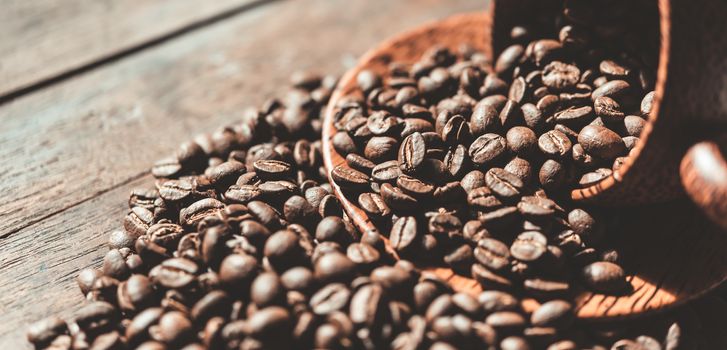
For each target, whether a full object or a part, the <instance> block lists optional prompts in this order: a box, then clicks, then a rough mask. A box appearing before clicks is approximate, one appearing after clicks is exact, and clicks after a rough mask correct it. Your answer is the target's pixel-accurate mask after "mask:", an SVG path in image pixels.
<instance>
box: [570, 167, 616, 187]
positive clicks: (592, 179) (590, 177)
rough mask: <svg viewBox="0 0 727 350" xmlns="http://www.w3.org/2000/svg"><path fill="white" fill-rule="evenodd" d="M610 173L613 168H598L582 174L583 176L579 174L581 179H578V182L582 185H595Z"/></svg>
mask: <svg viewBox="0 0 727 350" xmlns="http://www.w3.org/2000/svg"><path fill="white" fill-rule="evenodd" d="M611 174H613V170H611V169H608V168H598V169H596V170H594V171H591V172H587V173H585V174H583V176H581V179H580V180H578V184H579V185H581V186H583V187H586V186H591V185H595V184H597V183H599V182H601V180H603V179H605V178H607V177H609V176H611Z"/></svg>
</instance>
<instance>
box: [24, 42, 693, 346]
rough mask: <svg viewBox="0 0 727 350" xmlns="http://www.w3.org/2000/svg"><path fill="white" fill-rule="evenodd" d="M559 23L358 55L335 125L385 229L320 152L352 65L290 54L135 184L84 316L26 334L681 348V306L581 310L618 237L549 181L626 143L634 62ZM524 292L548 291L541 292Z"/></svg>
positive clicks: (355, 183)
mask: <svg viewBox="0 0 727 350" xmlns="http://www.w3.org/2000/svg"><path fill="white" fill-rule="evenodd" d="M563 31H564V32H565V34H563V35H562V43H561V42H557V41H548V42H540V43H539V41H536V42H535V44H532V45H530V46H529V47H530V48H529V49H524V48H523V47H522V46H520V47H519V48H517V47H515V48H509V49H508V50H506V51H505V53H503V55H504V56H503V57H501V58H499V59H498V60H497V64H496V73H488V72H489V70H488V68H487V66H488V64H489V63H488V62H489V61H488V59H487V58H486V57H484V56H483V55H482V54H480V53H476V52H473V51H472V50H469V49H465V50H463V52H461V53H459V54H454V53H452V52H450V51H448V50H446V49H441V48H436V49H433V50H431V51H430V52H428V53H427V54H425V55H424V57H423V58H422V60H421V61H420V62H418V63H416V64H414V65H413V66H411V67H407V66H405V65H401V64H393V65H392V72H391V73H392V74H391V77H390V78H389V79H388V80H387V81H386V82H383V81H382V78H381V77H379V76H377V75H376V74H373V73H371V72H363V73H362V74H361V75H359V77H358V79H359V85H360V87H361V90H362V91H363V92H365V93H366V99H365V100H355V99H354V100H347V102H346V103H345V104H342V105H341V106H339V107H340V109H339V113H338V116H337V126H338V127H339V130H341V131H340V132H338V133H337V134H336V136H335V137H334V145H335V147H336V150H337V151H338V152H339V153H341V154H343V155H345V156H346V160H347V162H348V165H349V166H350V168H347V167H341V168H336V169H334V170H333V173H332V177H333V179H334V180H335V182H336V183H337V184H339V185H340V186H341V187H343V188H344V189H345V190H346V191H347V194H352V193H355V194H356V196H357V197H356V200H357V202H358V204H359V205H360V206H361V208H363V209H364V210H365V211H366V212H367V213H368V215H369V216H370V217H371V218H372V219H374V220H376V222H377V224H379V225H380V227H381V228H382V229H381V230H380V231H381V232H382V233H383V236H382V235H381V234H379V233H376V232H371V231H369V232H364V233H361V232H358V231H357V230H356V228H355V227H354V225H353V224H352V223H351V222H350V220H349V218H348V217H347V215H346V213H344V211H343V209H342V206H341V203H340V202H339V200H338V199H337V198H336V197H335V196H334V195H333V189H332V186H331V184H329V183H328V181H327V178H326V171H325V169H324V168H323V166H322V156H321V141H320V137H321V123H322V109H323V107H324V106H325V105H326V104H327V102H328V99H329V97H330V93H331V91H332V89H333V87H334V86H335V83H336V79H335V78H333V77H329V76H326V77H320V76H317V75H312V74H303V73H300V74H295V75H294V76H293V77H292V79H291V80H292V85H293V88H292V89H291V90H290V92H289V93H288V94H287V95H286V96H285V97H284V98H282V99H271V100H269V101H267V102H266V103H265V104H264V105H263V106H261V107H260V108H257V109H251V110H249V111H247V112H245V113H244V115H243V116H242V118H241V121H239V122H238V123H235V124H232V125H230V126H227V127H224V128H221V129H219V130H216V131H215V132H212V133H209V134H203V135H200V136H199V137H197V138H195V139H194V140H192V141H189V142H186V143H183V144H182V145H181V146H180V148H179V150H178V151H177V152H176V154H175V155H174V156H172V157H169V158H166V159H163V160H161V161H159V162H158V163H157V164H155V165H154V167H153V168H152V174H153V175H154V176H155V178H156V179H157V180H156V183H155V184H154V186H153V187H150V188H142V189H136V190H134V191H132V193H131V195H130V198H129V203H128V204H129V212H128V215H127V216H126V217H125V218H124V220H123V229H121V230H118V231H114V232H112V233H111V235H110V237H109V248H110V249H109V252H108V253H107V254H106V255H105V257H104V259H103V265H102V267H101V268H98V269H96V268H89V269H85V270H83V271H82V272H81V273H80V274H79V276H78V278H77V282H78V285H79V287H80V290H81V292H82V293H83V295H84V296H85V298H86V300H87V303H86V305H85V306H83V307H82V308H81V309H80V310H79V311H78V312H77V313H76V316H75V319H72V320H62V319H60V318H58V317H55V316H52V317H49V318H46V319H44V320H41V321H39V322H37V323H35V324H33V325H32V326H31V327H30V329H29V330H28V334H27V337H28V340H29V341H30V342H31V343H33V344H34V346H35V347H36V348H37V349H94V350H100V349H144V350H151V349H155V350H156V349H162V350H164V349H185V350H192V349H312V348H317V349H459V348H462V349H502V350H528V349H550V350H567V349H594V350H595V349H608V348H611V349H648V350H656V349H670V350H672V349H678V348H679V347H680V346H684V345H683V344H684V340H683V339H684V337H683V336H681V333H682V329H681V328H680V327H679V325H678V324H676V323H674V324H673V325H671V327H669V329H668V331H667V330H666V329H662V330H661V331H660V333H658V334H652V336H648V335H638V334H639V333H628V332H615V331H613V330H601V329H598V328H597V327H590V326H584V325H578V326H576V324H575V323H574V320H575V309H574V305H573V303H572V295H571V292H572V289H573V288H572V286H571V283H572V282H573V281H576V280H578V281H582V282H583V283H584V284H585V285H586V286H588V287H589V288H591V289H594V290H597V291H601V292H606V293H618V292H627V291H628V283H627V282H626V280H625V277H624V274H625V273H624V271H623V269H622V268H621V267H619V266H618V264H617V263H618V260H619V259H618V253H617V252H615V251H613V250H608V249H606V248H604V247H605V245H604V244H603V242H602V241H603V238H604V234H605V232H606V231H607V230H608V228H607V227H606V226H607V225H606V223H605V220H603V219H602V218H599V217H598V215H596V214H594V213H590V212H588V211H586V210H583V209H579V208H568V209H566V207H568V206H566V205H563V204H558V203H559V201H556V200H555V198H556V196H555V194H554V192H553V191H554V190H556V189H558V188H561V187H562V186H564V185H565V184H569V183H571V182H569V181H570V179H572V177H571V176H570V175H568V176H565V175H564V174H571V172H572V171H574V169H576V167H577V169H581V170H582V171H586V170H589V171H590V170H594V172H596V173H598V174H601V175H603V174H605V173H606V172H605V170H602V169H605V168H599V166H601V165H602V164H605V163H603V162H602V161H614V159H617V158H618V157H621V156H623V155H624V152H625V150H626V149H628V147H627V146H624V147H623V149H622V148H621V147H620V146H613V145H612V144H611V140H610V139H611V138H612V135H611V134H609V132H611V133H613V132H616V134H618V133H622V131H623V130H625V129H623V130H622V129H619V128H618V127H615V126H614V125H615V124H613V123H615V121H616V120H617V119H618V115H619V113H618V112H621V114H626V113H625V112H626V111H630V110H629V109H628V108H630V106H631V104H630V103H629V102H627V99H626V97H625V96H628V94H626V93H625V92H624V91H626V90H629V91H631V90H630V89H627V88H623V86H622V85H623V84H624V83H626V84H631V83H633V81H632V78H633V77H634V75H633V74H634V73H618V72H620V71H619V67H620V68H623V69H628V70H629V72H636V70H632V69H634V68H632V66H630V65H627V66H624V65H623V64H622V63H618V64H617V63H613V64H605V65H604V64H601V67H603V68H602V69H601V70H596V71H594V70H590V73H587V72H589V68H587V67H588V65H586V64H585V63H583V62H582V59H581V58H582V57H581V56H577V55H576V56H567V55H564V54H565V53H566V52H567V53H569V54H575V53H576V52H575V51H573V50H572V49H571V48H569V46H568V45H571V44H568V43H572V42H576V43H581V37H580V36H578V37H575V38H574V37H572V36H569V35H570V34H569V33H578V34H580V33H581V32H580V31H579V30H574V29H573V28H571V29H564V30H563ZM563 31H562V32H563ZM513 33H514V38H513V39H514V40H521V39H523V38H524V37H527V36H528V34H527V33H528V32H527V30H526V29H524V28H520V29H517V30H514V31H513ZM515 34H516V35H515ZM576 39H578V40H576ZM518 45H519V44H518ZM531 46H532V47H531ZM555 46H558V47H560V49H559V50H558V52H559V54H555V53H554V52H550V51H553V50H554V49H553V47H555ZM586 46H587V45H586V44H585V42H584V46H583V47H586ZM517 51H522V52H517ZM561 53H562V54H561ZM556 58H557V59H558V60H556ZM614 62H616V61H614ZM618 62H621V61H618ZM534 72H537V73H534ZM598 72H601V75H600V76H599V73H598ZM572 81H576V82H575V83H573V82H572ZM596 81H599V82H598V83H597V82H596ZM617 81H621V82H623V83H614V84H611V87H609V88H604V89H601V87H604V86H608V84H610V83H612V82H617ZM594 88H595V89H594ZM588 89H591V90H593V94H592V93H591V90H588ZM599 89H601V91H600V92H599V93H598V94H599V96H597V98H596V99H595V101H594V104H595V105H594V107H591V106H590V105H589V106H586V105H588V104H589V103H585V102H584V101H585V100H589V99H591V97H592V96H594V95H595V94H596V91H598V90H599ZM585 90H588V91H585ZM536 91H540V92H536ZM505 94H509V98H508V97H505V96H504V95H505ZM541 95H542V96H541ZM584 96H586V97H584ZM602 97H603V98H602ZM534 98H538V99H539V101H538V103H537V104H533V103H528V101H532V100H533V99H534ZM622 98H624V99H622ZM543 99H545V102H543V103H540V100H543ZM607 99H610V101H609V100H607ZM478 100H479V102H478ZM551 100H552V101H551ZM548 101H550V102H548ZM612 102H613V103H617V104H616V105H614V104H613V103H612ZM646 103H647V104H648V100H647V102H646ZM620 106H623V107H620ZM585 107H588V108H593V109H595V110H596V112H595V113H596V115H597V117H596V116H593V115H591V114H588V113H585V112H584V111H585V110H581V111H578V110H579V109H581V108H585ZM574 111H576V112H574ZM599 111H600V112H599ZM604 111H605V112H604ZM604 113H605V114H604ZM606 115H609V116H608V117H606ZM627 118H628V117H623V118H622V121H623V123H624V127H626V125H629V123H632V122H633V121H631V122H628V121H626V119H627ZM639 118H640V117H639ZM596 120H599V121H600V122H596ZM586 124H589V125H586ZM578 126H580V128H579V127H578ZM575 129H577V130H578V133H580V134H582V135H583V137H581V135H578V133H577V132H576V131H573V130H575ZM591 129H593V130H592V131H589V130H591ZM604 130H613V131H604ZM630 130H631V131H629V132H631V133H632V134H635V135H638V133H637V132H634V130H635V129H630ZM573 135H576V138H575V139H574V138H573V137H574V136H573ZM604 135H605V136H604ZM627 137H636V136H627ZM619 139H621V140H623V141H624V143H626V141H625V140H626V137H623V138H621V137H620V136H619ZM576 149H578V150H576ZM579 152H580V153H579ZM577 154H579V156H577ZM571 155H572V158H573V159H570V158H569V157H571ZM579 159H580V160H579ZM533 169H535V170H533ZM535 173H537V175H536V174H535ZM584 174H585V175H583V177H586V176H588V177H592V176H591V175H588V173H584ZM599 176H600V175H599ZM371 180H373V182H370V181H371ZM410 260H411V261H416V263H417V264H419V263H420V262H421V261H425V262H428V263H438V262H443V263H446V264H448V265H449V266H451V267H452V268H453V269H454V270H455V271H458V272H462V273H465V274H468V275H471V276H473V277H474V278H476V279H477V280H478V281H480V283H481V284H482V286H483V289H484V291H483V292H481V293H480V294H479V295H470V294H467V293H462V292H455V291H454V290H453V289H452V288H451V286H449V285H448V284H447V283H446V282H444V281H442V280H440V279H439V278H437V277H436V276H433V275H430V274H427V273H423V272H421V271H420V270H419V269H418V268H417V266H418V265H415V264H414V263H412V262H410ZM574 267H575V269H574ZM525 296H529V297H534V298H536V299H537V300H538V301H539V302H540V304H539V306H538V307H537V308H536V309H535V310H534V311H530V310H526V309H525V308H524V307H523V300H522V298H523V297H525Z"/></svg>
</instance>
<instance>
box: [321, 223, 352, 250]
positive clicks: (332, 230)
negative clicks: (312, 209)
mask: <svg viewBox="0 0 727 350" xmlns="http://www.w3.org/2000/svg"><path fill="white" fill-rule="evenodd" d="M316 240H317V241H318V242H336V243H338V244H340V245H342V246H344V247H345V246H347V245H348V244H349V243H350V242H352V241H353V236H352V235H351V233H350V232H349V231H348V228H347V227H346V224H345V223H344V222H343V220H342V219H341V218H339V217H336V216H329V217H326V218H323V220H321V221H320V222H319V223H318V226H317V227H316Z"/></svg>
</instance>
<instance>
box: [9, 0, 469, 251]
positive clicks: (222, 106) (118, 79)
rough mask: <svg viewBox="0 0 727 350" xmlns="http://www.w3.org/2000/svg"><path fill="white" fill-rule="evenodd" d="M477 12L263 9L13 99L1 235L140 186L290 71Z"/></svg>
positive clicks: (361, 5)
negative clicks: (165, 158)
mask: <svg viewBox="0 0 727 350" xmlns="http://www.w3.org/2000/svg"><path fill="white" fill-rule="evenodd" d="M481 7H482V4H481V3H480V1H476V0H458V1H448V2H447V1H427V2H425V3H415V2H414V1H405V2H399V1H396V2H389V1H377V2H364V1H357V2H351V3H349V2H346V1H336V2H325V3H324V2H323V1H317V2H316V1H312V2H307V1H303V2H302V3H300V4H299V3H298V2H296V4H295V5H288V4H281V3H275V4H270V5H266V6H263V7H260V8H256V9H254V10H251V11H250V12H249V13H248V14H246V15H244V16H242V17H240V18H236V19H234V20H232V21H230V23H221V24H218V25H213V26H210V27H209V28H208V29H205V30H202V31H199V32H195V33H192V34H190V35H189V36H187V37H185V38H183V39H181V40H178V41H174V42H170V43H167V44H165V45H162V46H160V47H158V48H153V49H151V50H148V51H146V52H142V53H140V54H139V55H138V56H134V57H130V58H129V59H127V60H124V61H122V62H119V63H118V64H114V65H112V66H109V67H104V68H101V69H98V70H95V71H92V72H89V73H88V74H85V75H83V76H80V77H77V78H74V79H72V80H70V81H68V82H66V83H64V84H60V85H58V86H54V87H52V88H49V89H47V90H43V91H39V92H37V93H35V94H33V95H32V96H28V97H26V98H21V99H18V100H15V101H12V102H11V103H9V104H7V105H5V106H2V108H0V119H1V120H3V121H4V127H3V128H2V130H0V174H2V177H3V178H4V179H6V180H5V181H2V182H0V193H3V195H4V199H5V200H4V201H2V203H0V216H2V217H3V218H4V219H3V220H2V221H1V222H0V237H3V236H7V235H9V234H11V233H12V232H15V231H17V230H18V229H19V228H22V227H24V226H27V225H28V224H31V223H33V222H36V221H38V220H39V219H41V218H44V217H46V216H47V215H50V214H53V213H56V212H57V211H59V210H62V209H64V208H67V207H68V206H71V205H75V204H77V203H78V202H80V201H82V200H84V199H86V198H89V197H91V196H93V195H95V194H97V193H98V192H99V191H103V190H106V189H108V188H111V187H113V186H115V185H118V184H119V183H122V182H124V181H126V180H128V179H130V178H133V177H135V176H138V175H139V174H141V173H142V172H143V171H145V170H146V169H147V168H148V167H149V165H150V164H151V163H152V162H153V161H154V160H156V159H157V158H159V157H161V156H162V155H163V154H164V153H171V152H172V151H173V150H174V149H175V146H176V145H177V144H178V143H179V142H180V140H184V139H186V138H188V137H190V136H192V133H193V132H198V131H210V129H211V128H213V127H215V126H217V125H219V124H221V123H223V122H224V121H233V120H234V118H235V116H236V115H239V112H240V110H241V108H242V107H243V106H245V105H249V104H251V103H252V102H259V101H261V100H262V99H263V97H264V96H266V95H268V94H269V93H270V92H271V91H274V90H276V89H278V88H277V86H279V84H281V83H284V82H286V81H287V77H288V75H289V74H290V73H291V72H292V71H293V70H295V69H300V68H317V69H318V70H319V71H326V72H330V71H337V72H341V71H342V70H343V67H342V64H345V63H347V62H352V61H354V59H355V57H356V55H358V54H360V53H362V52H363V51H365V50H366V48H367V47H369V46H371V45H373V44H374V43H375V42H376V41H378V40H381V39H383V38H385V37H386V36H387V35H391V34H393V33H396V32H398V31H401V30H403V29H405V28H407V27H411V26H412V25H414V24H417V23H421V22H423V21H427V20H431V19H433V18H438V17H442V16H446V15H447V14H451V13H454V12H460V11H464V10H473V9H478V8H481ZM362 19H365V20H362ZM321 38H326V39H325V40H321ZM258 72H265V75H262V74H258ZM160 132H161V135H159V133H160ZM21 209H22V210H21Z"/></svg>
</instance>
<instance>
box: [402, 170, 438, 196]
mask: <svg viewBox="0 0 727 350" xmlns="http://www.w3.org/2000/svg"><path fill="white" fill-rule="evenodd" d="M396 185H397V186H398V187H399V188H400V189H401V190H402V192H404V193H406V194H408V195H410V196H412V197H414V198H416V199H417V200H427V199H429V198H431V196H432V194H433V193H434V189H435V188H434V186H433V185H432V184H429V183H426V182H424V181H422V180H420V179H418V178H415V177H411V176H408V175H402V176H399V178H398V179H396Z"/></svg>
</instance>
